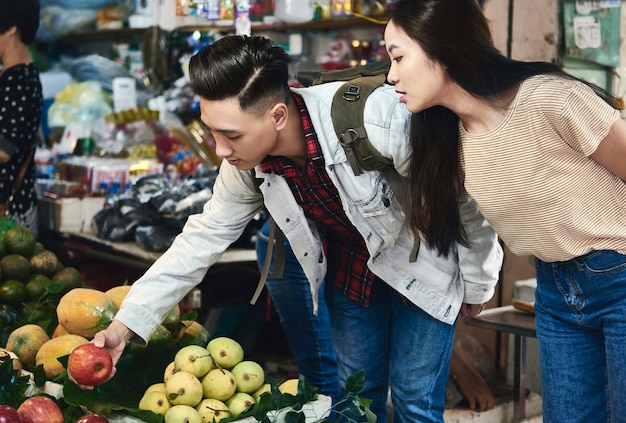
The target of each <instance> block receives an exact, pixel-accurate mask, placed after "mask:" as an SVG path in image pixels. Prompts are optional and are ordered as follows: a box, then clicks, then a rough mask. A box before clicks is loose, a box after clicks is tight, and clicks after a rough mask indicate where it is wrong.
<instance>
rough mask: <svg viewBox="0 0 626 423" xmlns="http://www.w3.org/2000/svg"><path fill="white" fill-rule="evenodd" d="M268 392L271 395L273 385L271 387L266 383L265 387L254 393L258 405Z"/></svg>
mask: <svg viewBox="0 0 626 423" xmlns="http://www.w3.org/2000/svg"><path fill="white" fill-rule="evenodd" d="M266 392H267V393H269V394H271V393H272V385H270V384H269V383H264V384H263V386H261V387H260V388H259V389H257V390H256V391H254V393H253V394H252V398H254V402H256V403H257V404H258V403H259V401H261V395H263V394H264V393H266Z"/></svg>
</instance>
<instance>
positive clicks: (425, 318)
mask: <svg viewBox="0 0 626 423" xmlns="http://www.w3.org/2000/svg"><path fill="white" fill-rule="evenodd" d="M326 282H327V285H326V303H327V305H328V309H329V311H330V323H331V334H332V336H333V341H334V345H335V352H336V353H337V363H338V367H339V381H340V384H341V386H342V387H343V386H345V382H346V379H347V378H348V377H349V376H351V375H352V374H353V373H354V372H356V371H358V370H361V369H364V370H365V385H364V387H363V390H362V392H360V393H359V396H360V397H362V398H367V399H370V400H372V403H371V405H370V409H371V410H372V412H374V414H376V416H377V417H378V420H377V423H385V422H386V420H387V410H386V404H387V395H388V392H389V391H388V387H391V400H392V403H393V408H394V416H393V421H394V423H417V422H419V423H426V422H443V412H444V405H445V388H446V381H447V379H448V373H449V367H450V357H451V352H452V342H453V338H454V331H455V326H453V325H448V324H446V323H443V322H440V321H439V320H436V319H434V318H433V317H431V316H430V315H428V314H427V313H425V312H424V311H423V310H422V309H420V308H419V307H416V306H414V305H412V304H406V303H405V301H404V299H403V297H402V296H401V295H400V294H398V293H397V292H396V291H395V290H393V289H392V288H390V287H389V285H387V284H385V283H384V282H381V281H377V282H376V283H375V284H374V287H373V288H372V295H371V298H370V300H371V301H370V305H369V307H367V308H366V307H363V305H361V304H360V303H359V302H355V301H352V300H350V299H348V298H347V297H346V296H345V295H343V294H342V293H341V292H339V290H338V289H337V288H336V287H335V286H334V285H332V284H331V283H330V281H326Z"/></svg>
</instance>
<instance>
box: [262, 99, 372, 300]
mask: <svg viewBox="0 0 626 423" xmlns="http://www.w3.org/2000/svg"><path fill="white" fill-rule="evenodd" d="M293 99H294V100H295V102H296V104H297V106H298V108H299V109H300V113H301V115H302V125H303V126H304V137H305V140H306V145H307V160H306V165H305V167H304V169H298V168H297V167H296V166H295V164H294V163H293V162H292V161H291V160H289V159H287V158H285V157H282V156H267V157H266V158H265V159H264V160H263V161H262V162H261V168H262V169H263V171H264V172H271V173H274V174H276V175H280V176H283V177H284V178H285V180H286V181H287V184H288V185H289V188H291V192H292V193H293V195H294V197H295V199H296V201H297V203H298V204H299V205H300V206H301V207H302V209H303V210H304V214H305V215H306V216H307V217H308V218H309V220H311V221H312V222H314V223H315V224H316V225H317V227H318V228H319V229H320V232H321V233H322V234H323V236H324V249H325V252H326V257H327V260H328V269H327V272H326V280H327V281H332V282H333V283H334V284H335V286H336V287H337V288H338V289H339V290H341V291H342V292H343V293H344V295H346V296H348V298H350V299H352V300H355V301H360V302H361V303H362V304H363V305H364V306H365V307H367V306H368V305H369V298H370V293H371V290H372V284H373V283H374V280H376V279H377V277H376V275H374V274H373V273H372V272H371V271H370V270H369V268H368V267H367V259H368V258H369V253H368V251H367V248H366V247H365V241H363V238H362V237H361V234H359V232H358V231H357V230H356V228H355V227H354V226H353V225H352V223H351V222H350V220H349V219H348V217H347V216H346V213H345V212H344V210H343V208H342V206H341V200H340V198H339V192H338V191H337V188H336V187H335V186H334V185H333V183H332V182H331V180H330V178H329V177H328V174H327V173H326V169H325V166H324V156H323V154H322V150H321V147H320V144H319V142H318V141H317V135H316V134H315V129H314V128H313V124H312V123H311V118H310V116H309V112H308V111H307V109H306V106H305V105H304V101H303V100H302V98H301V97H300V96H298V95H295V94H294V95H293Z"/></svg>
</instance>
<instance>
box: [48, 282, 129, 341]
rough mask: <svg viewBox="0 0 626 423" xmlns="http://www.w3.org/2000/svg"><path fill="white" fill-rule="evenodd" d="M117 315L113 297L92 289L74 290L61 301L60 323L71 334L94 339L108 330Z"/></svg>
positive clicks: (58, 313) (58, 316)
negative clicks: (100, 332)
mask: <svg viewBox="0 0 626 423" xmlns="http://www.w3.org/2000/svg"><path fill="white" fill-rule="evenodd" d="M115 313H117V305H115V302H114V301H113V299H111V297H109V296H108V295H107V294H105V293H104V292H102V291H99V290H97V289H92V288H74V289H72V290H71V291H69V292H68V293H66V294H65V295H63V296H62V297H61V299H60V300H59V304H58V305H57V319H58V322H59V323H60V324H61V325H62V326H63V328H65V330H66V331H68V332H69V333H72V334H75V335H80V336H83V337H85V338H87V339H92V338H93V337H94V335H95V334H96V333H97V332H99V331H101V330H103V329H106V328H107V326H109V324H110V323H111V321H112V320H113V317H115Z"/></svg>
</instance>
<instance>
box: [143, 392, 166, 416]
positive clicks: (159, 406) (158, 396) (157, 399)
mask: <svg viewBox="0 0 626 423" xmlns="http://www.w3.org/2000/svg"><path fill="white" fill-rule="evenodd" d="M139 409H140V410H150V411H152V412H153V413H156V414H160V415H162V416H165V413H167V410H169V409H170V403H169V401H168V400H167V394H166V393H165V392H161V391H152V392H148V393H147V394H143V396H142V397H141V400H140V401H139Z"/></svg>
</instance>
